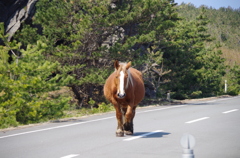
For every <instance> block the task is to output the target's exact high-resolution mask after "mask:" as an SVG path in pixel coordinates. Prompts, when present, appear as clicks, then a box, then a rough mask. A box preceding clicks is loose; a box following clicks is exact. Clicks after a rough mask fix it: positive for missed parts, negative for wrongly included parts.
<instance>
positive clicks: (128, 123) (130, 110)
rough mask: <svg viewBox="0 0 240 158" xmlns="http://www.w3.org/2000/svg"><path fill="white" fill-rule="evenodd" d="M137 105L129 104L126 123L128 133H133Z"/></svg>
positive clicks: (126, 132) (125, 128) (125, 129)
mask: <svg viewBox="0 0 240 158" xmlns="http://www.w3.org/2000/svg"><path fill="white" fill-rule="evenodd" d="M135 109H136V107H131V106H128V108H127V112H126V114H125V123H124V125H123V126H124V133H125V134H126V135H132V134H133V118H134V116H135Z"/></svg>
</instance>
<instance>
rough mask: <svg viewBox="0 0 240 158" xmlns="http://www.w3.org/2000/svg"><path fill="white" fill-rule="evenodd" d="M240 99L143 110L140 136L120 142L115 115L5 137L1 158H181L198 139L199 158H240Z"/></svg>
mask: <svg viewBox="0 0 240 158" xmlns="http://www.w3.org/2000/svg"><path fill="white" fill-rule="evenodd" d="M239 109H240V97H239V96H237V97H230V98H219V99H214V100H208V101H201V102H192V103H188V104H183V105H169V106H154V107H147V108H138V109H137V113H136V116H135V119H134V132H135V133H134V135H133V136H124V137H116V136H115V130H116V126H117V123H116V118H115V113H114V112H111V113H107V114H102V115H95V116H89V117H84V118H79V119H76V120H72V121H67V122H58V123H47V124H42V125H36V126H33V127H27V128H21V129H16V130H11V131H5V132H0V158H82V157H84V158H96V157H97V158H123V157H124V158H130V157H131V158H135V157H137V158H145V157H148V158H180V157H181V156H182V147H181V144H180V139H181V137H182V136H183V135H184V134H186V133H188V134H191V135H193V136H194V137H195V140H196V145H195V147H194V148H193V150H194V155H195V157H198V158H239V157H240V136H239V134H240V126H239V125H240V110H239Z"/></svg>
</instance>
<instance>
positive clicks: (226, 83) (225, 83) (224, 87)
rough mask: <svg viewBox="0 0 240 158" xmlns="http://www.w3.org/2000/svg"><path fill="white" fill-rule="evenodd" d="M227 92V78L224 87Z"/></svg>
mask: <svg viewBox="0 0 240 158" xmlns="http://www.w3.org/2000/svg"><path fill="white" fill-rule="evenodd" d="M224 91H225V93H227V80H225V87H224Z"/></svg>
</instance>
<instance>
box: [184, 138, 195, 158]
mask: <svg viewBox="0 0 240 158" xmlns="http://www.w3.org/2000/svg"><path fill="white" fill-rule="evenodd" d="M181 145H182V147H183V154H182V158H194V153H193V147H194V146H195V138H194V137H193V136H192V135H190V134H184V135H183V136H182V138H181Z"/></svg>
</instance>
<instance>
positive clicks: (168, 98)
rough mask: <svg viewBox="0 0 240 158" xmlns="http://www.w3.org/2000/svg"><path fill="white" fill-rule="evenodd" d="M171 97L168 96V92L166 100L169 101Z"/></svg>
mask: <svg viewBox="0 0 240 158" xmlns="http://www.w3.org/2000/svg"><path fill="white" fill-rule="evenodd" d="M170 100H171V97H170V92H168V93H167V101H170Z"/></svg>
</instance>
